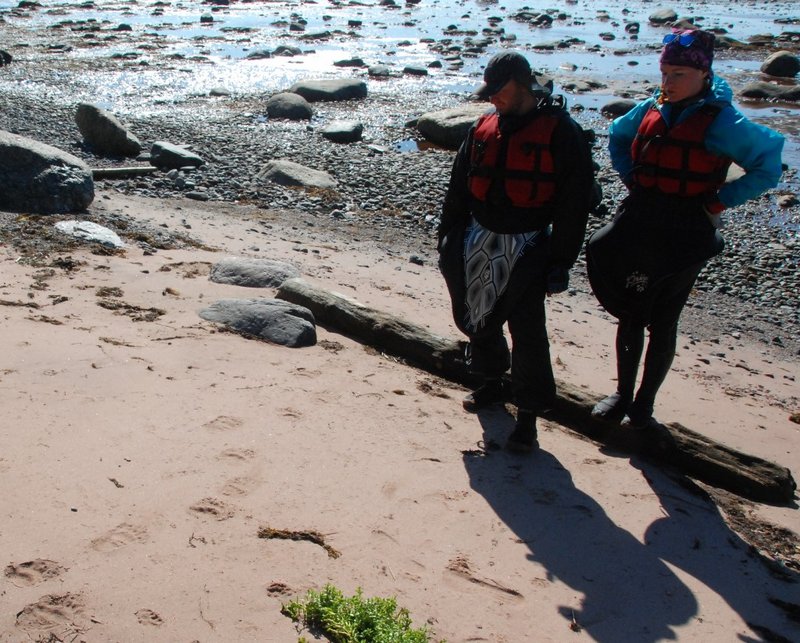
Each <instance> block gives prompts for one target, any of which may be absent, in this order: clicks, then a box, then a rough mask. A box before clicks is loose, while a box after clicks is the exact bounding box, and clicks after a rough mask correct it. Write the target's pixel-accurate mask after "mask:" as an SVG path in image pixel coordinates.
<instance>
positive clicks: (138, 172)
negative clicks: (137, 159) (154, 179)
mask: <svg viewBox="0 0 800 643" xmlns="http://www.w3.org/2000/svg"><path fill="white" fill-rule="evenodd" d="M153 172H158V168H157V167H154V166H152V165H143V166H141V167H94V168H92V178H93V179H119V178H125V177H128V176H144V175H145V174H152V173H153Z"/></svg>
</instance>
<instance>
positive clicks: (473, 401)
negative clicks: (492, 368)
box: [462, 378, 506, 413]
mask: <svg viewBox="0 0 800 643" xmlns="http://www.w3.org/2000/svg"><path fill="white" fill-rule="evenodd" d="M505 398H506V392H505V386H503V380H502V379H500V378H497V379H490V380H486V381H485V382H484V383H483V384H482V385H481V386H480V387H479V388H477V389H476V390H474V391H473V392H472V393H470V394H469V395H467V396H466V397H465V398H464V401H463V402H462V404H463V406H464V410H465V411H469V412H470V413H477V412H478V411H480V410H481V409H484V408H486V407H487V406H491V405H492V404H498V403H500V402H505Z"/></svg>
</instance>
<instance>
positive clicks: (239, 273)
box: [208, 257, 300, 288]
mask: <svg viewBox="0 0 800 643" xmlns="http://www.w3.org/2000/svg"><path fill="white" fill-rule="evenodd" d="M299 276H300V271H299V270H298V269H297V268H296V267H295V266H293V265H291V264H289V263H285V262H283V261H274V260H272V259H249V258H246V257H226V258H225V259H223V260H222V261H220V262H219V263H217V264H215V265H214V266H213V267H212V268H211V274H210V275H209V277H208V278H209V280H210V281H213V282H214V283H217V284H231V285H233V286H244V287H246V288H277V287H278V286H280V285H281V284H282V283H283V282H284V281H286V280H287V279H292V278H294V277H299Z"/></svg>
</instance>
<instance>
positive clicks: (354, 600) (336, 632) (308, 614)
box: [281, 585, 429, 643]
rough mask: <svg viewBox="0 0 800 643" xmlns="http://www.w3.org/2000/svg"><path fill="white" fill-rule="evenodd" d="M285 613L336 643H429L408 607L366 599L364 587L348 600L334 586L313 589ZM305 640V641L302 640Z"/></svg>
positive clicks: (394, 601) (288, 607) (284, 612)
mask: <svg viewBox="0 0 800 643" xmlns="http://www.w3.org/2000/svg"><path fill="white" fill-rule="evenodd" d="M281 612H282V613H283V614H285V615H286V616H288V617H289V618H291V619H292V620H293V621H295V622H296V623H297V622H301V623H302V624H303V625H304V626H305V627H307V628H309V629H318V630H319V631H320V633H321V634H324V635H325V636H327V637H328V638H329V639H330V640H331V641H332V642H333V643H428V641H429V638H428V632H427V629H426V628H422V629H413V628H412V627H411V617H410V616H409V614H408V610H407V609H405V608H401V609H398V607H397V601H396V600H395V599H394V598H364V597H363V595H362V593H361V588H360V587H359V588H358V589H357V590H356V594H355V596H352V597H349V598H348V597H346V596H344V595H343V594H342V592H341V590H339V589H337V588H336V587H334V586H333V585H325V587H324V588H323V589H322V591H320V592H316V591H314V590H309V592H308V594H307V595H306V598H305V600H300V601H291V602H290V603H289V604H287V605H284V606H283V607H282V608H281ZM300 641H303V639H300Z"/></svg>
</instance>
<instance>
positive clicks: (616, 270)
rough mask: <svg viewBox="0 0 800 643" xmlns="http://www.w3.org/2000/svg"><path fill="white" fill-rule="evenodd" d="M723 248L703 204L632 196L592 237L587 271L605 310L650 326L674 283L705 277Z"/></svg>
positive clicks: (719, 236) (587, 245)
mask: <svg viewBox="0 0 800 643" xmlns="http://www.w3.org/2000/svg"><path fill="white" fill-rule="evenodd" d="M723 247H724V240H723V238H722V235H720V234H719V232H718V231H717V230H716V229H715V228H714V226H713V225H712V224H711V222H710V221H709V220H708V217H707V215H706V214H705V213H704V212H703V210H702V206H701V204H700V203H699V201H696V200H690V199H679V198H676V197H668V196H664V195H660V196H658V197H657V198H656V197H654V196H651V195H647V196H642V195H633V194H632V195H629V196H628V197H626V198H625V200H624V201H623V202H622V203H621V204H620V206H619V208H618V210H617V214H616V216H615V218H614V220H613V221H612V222H611V223H609V224H607V225H606V226H604V227H603V228H601V229H600V230H597V231H596V232H594V233H593V234H592V235H591V236H590V237H589V240H588V242H587V244H586V270H587V273H588V276H589V283H590V284H591V286H592V290H593V291H594V294H595V296H596V297H597V300H598V301H599V302H600V304H601V305H602V306H603V308H605V309H606V310H607V311H608V312H609V313H610V314H611V315H613V316H614V317H616V318H618V319H628V320H633V321H638V322H640V323H642V324H645V325H647V324H649V323H650V321H651V319H650V314H651V311H652V309H653V305H654V304H655V303H656V302H657V301H658V297H659V294H660V293H662V292H664V289H665V287H666V286H667V284H668V283H669V280H670V278H671V277H673V276H674V275H678V274H681V273H685V272H686V271H689V272H690V271H691V269H692V268H693V267H694V268H696V269H697V270H698V271H699V270H700V268H701V267H702V266H703V264H704V263H705V262H706V261H707V260H708V259H710V258H711V257H713V256H715V255H717V254H719V253H720V252H722V249H723Z"/></svg>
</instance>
